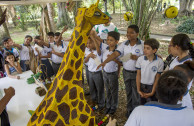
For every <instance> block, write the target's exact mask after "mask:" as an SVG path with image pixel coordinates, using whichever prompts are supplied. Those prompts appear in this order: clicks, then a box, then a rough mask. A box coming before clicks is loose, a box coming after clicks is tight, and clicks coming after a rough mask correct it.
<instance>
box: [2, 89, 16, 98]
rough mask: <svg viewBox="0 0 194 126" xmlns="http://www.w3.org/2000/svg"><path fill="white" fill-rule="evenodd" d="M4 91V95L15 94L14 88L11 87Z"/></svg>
mask: <svg viewBox="0 0 194 126" xmlns="http://www.w3.org/2000/svg"><path fill="white" fill-rule="evenodd" d="M4 92H5V95H9V96H10V97H13V96H14V95H15V89H14V88H13V87H9V88H7V89H4Z"/></svg>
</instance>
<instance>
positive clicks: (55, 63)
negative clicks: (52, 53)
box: [52, 62, 61, 65]
mask: <svg viewBox="0 0 194 126" xmlns="http://www.w3.org/2000/svg"><path fill="white" fill-rule="evenodd" d="M52 63H54V62H52ZM54 64H56V65H60V64H61V63H54Z"/></svg>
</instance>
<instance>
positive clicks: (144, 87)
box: [140, 83, 158, 105]
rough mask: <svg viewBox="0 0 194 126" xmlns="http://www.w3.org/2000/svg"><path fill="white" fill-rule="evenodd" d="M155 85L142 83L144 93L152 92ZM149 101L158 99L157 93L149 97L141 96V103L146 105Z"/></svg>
mask: <svg viewBox="0 0 194 126" xmlns="http://www.w3.org/2000/svg"><path fill="white" fill-rule="evenodd" d="M152 88H153V85H147V84H142V83H141V88H140V89H141V91H142V92H144V93H151V92H152ZM149 101H158V100H157V98H156V96H155V94H154V95H153V96H151V97H149V98H141V105H144V104H145V103H146V102H149Z"/></svg>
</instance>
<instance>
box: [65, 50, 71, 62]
mask: <svg viewBox="0 0 194 126" xmlns="http://www.w3.org/2000/svg"><path fill="white" fill-rule="evenodd" d="M69 55H70V52H68V54H67V57H66V63H68V60H69Z"/></svg>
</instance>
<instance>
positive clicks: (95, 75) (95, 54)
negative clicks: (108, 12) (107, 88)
mask: <svg viewBox="0 0 194 126" xmlns="http://www.w3.org/2000/svg"><path fill="white" fill-rule="evenodd" d="M95 45H96V46H95ZM98 46H99V44H98V43H97V42H96V41H92V39H91V38H90V37H89V38H88V48H89V49H90V54H89V55H88V56H87V57H86V58H85V60H84V62H85V63H88V71H89V87H90V96H91V99H92V101H93V102H94V103H95V102H96V101H97V103H98V109H99V110H100V111H101V110H102V109H103V107H104V105H105V98H104V83H103V76H102V69H101V68H100V69H99V70H96V68H97V66H98V62H100V61H101V55H99V54H100V49H99V48H98V49H96V47H98Z"/></svg>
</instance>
